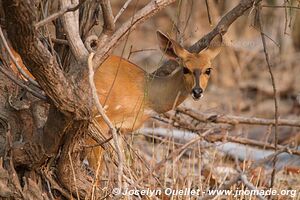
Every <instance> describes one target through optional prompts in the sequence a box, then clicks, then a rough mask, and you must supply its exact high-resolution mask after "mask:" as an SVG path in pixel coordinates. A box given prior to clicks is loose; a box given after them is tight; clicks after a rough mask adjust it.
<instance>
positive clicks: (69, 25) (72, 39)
mask: <svg viewBox="0 0 300 200" xmlns="http://www.w3.org/2000/svg"><path fill="white" fill-rule="evenodd" d="M76 2H77V4H78V0H76ZM60 3H61V7H62V9H66V8H69V7H71V6H72V1H71V0H60ZM62 23H63V27H64V30H65V32H66V36H67V39H68V41H69V45H70V47H71V51H72V53H73V55H74V57H75V59H76V60H77V61H79V62H82V63H84V62H86V60H87V58H88V51H87V49H86V48H85V46H84V44H83V41H82V40H81V37H80V33H79V12H78V10H77V11H72V12H68V13H65V14H64V15H63V16H62Z"/></svg>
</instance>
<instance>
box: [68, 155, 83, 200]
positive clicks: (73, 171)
mask: <svg viewBox="0 0 300 200" xmlns="http://www.w3.org/2000/svg"><path fill="white" fill-rule="evenodd" d="M68 156H69V160H70V165H71V169H72V174H73V180H74V185H75V190H76V195H77V199H78V200H80V198H79V192H78V188H77V181H76V174H75V169H74V165H73V162H72V156H71V153H70V152H68Z"/></svg>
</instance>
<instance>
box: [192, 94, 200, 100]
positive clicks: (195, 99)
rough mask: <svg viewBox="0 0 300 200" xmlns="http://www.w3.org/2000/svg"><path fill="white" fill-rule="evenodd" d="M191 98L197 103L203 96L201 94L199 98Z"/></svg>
mask: <svg viewBox="0 0 300 200" xmlns="http://www.w3.org/2000/svg"><path fill="white" fill-rule="evenodd" d="M192 97H193V99H194V101H199V100H200V99H201V98H202V97H203V94H201V95H200V97H199V98H196V97H194V95H192Z"/></svg>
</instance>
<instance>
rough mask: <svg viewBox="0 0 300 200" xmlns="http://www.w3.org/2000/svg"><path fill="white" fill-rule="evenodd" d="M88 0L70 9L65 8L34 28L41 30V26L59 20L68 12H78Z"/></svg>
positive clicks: (69, 7)
mask: <svg viewBox="0 0 300 200" xmlns="http://www.w3.org/2000/svg"><path fill="white" fill-rule="evenodd" d="M85 1H86V0H81V1H80V2H79V3H78V4H77V5H71V6H68V7H65V8H63V9H62V10H60V11H58V12H56V13H54V14H52V15H50V16H49V17H47V18H45V19H43V20H41V21H39V22H37V23H36V24H35V25H34V26H35V28H39V27H41V26H44V25H45V24H47V23H49V22H51V21H53V20H55V19H57V18H59V17H60V16H62V15H63V14H65V13H67V12H73V11H75V10H77V9H78V8H79V7H80V6H81V5H82V4H83V3H84V2H85Z"/></svg>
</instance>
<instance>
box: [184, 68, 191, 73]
mask: <svg viewBox="0 0 300 200" xmlns="http://www.w3.org/2000/svg"><path fill="white" fill-rule="evenodd" d="M183 73H184V74H189V73H191V71H190V70H189V69H188V68H187V67H184V68H183Z"/></svg>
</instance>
